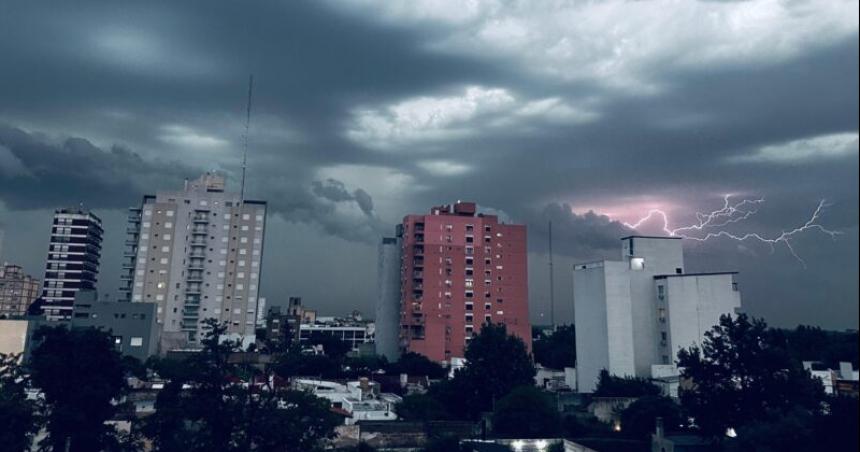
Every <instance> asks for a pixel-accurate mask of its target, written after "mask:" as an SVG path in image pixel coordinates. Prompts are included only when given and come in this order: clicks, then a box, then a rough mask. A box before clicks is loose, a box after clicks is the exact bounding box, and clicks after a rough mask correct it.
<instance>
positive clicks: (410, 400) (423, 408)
mask: <svg viewBox="0 0 860 452" xmlns="http://www.w3.org/2000/svg"><path fill="white" fill-rule="evenodd" d="M394 411H396V412H397V416H399V417H400V418H401V419H403V420H406V421H423V422H426V421H436V420H440V419H447V418H449V417H450V414H448V411H447V410H446V409H445V405H443V404H442V403H441V402H439V401H438V400H436V399H435V398H434V397H431V396H429V395H427V394H411V395H408V396H406V397H403V401H401V402H400V403H398V404H397V407H396V408H395V410H394Z"/></svg>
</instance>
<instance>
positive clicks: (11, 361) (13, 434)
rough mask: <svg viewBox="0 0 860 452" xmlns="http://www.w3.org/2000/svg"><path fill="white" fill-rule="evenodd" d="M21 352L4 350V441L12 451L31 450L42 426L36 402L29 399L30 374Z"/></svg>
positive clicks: (0, 404) (0, 383) (0, 381)
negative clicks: (25, 366) (23, 366)
mask: <svg viewBox="0 0 860 452" xmlns="http://www.w3.org/2000/svg"><path fill="white" fill-rule="evenodd" d="M19 361H20V355H5V354H2V353H0V444H2V445H3V448H4V450H8V451H10V452H22V451H29V450H30V445H31V443H32V441H33V435H35V433H36V432H37V431H38V429H39V418H38V414H37V407H36V403H35V402H33V401H32V400H28V399H27V392H26V390H27V375H26V373H25V372H24V371H23V369H22V368H21V366H20V365H19Z"/></svg>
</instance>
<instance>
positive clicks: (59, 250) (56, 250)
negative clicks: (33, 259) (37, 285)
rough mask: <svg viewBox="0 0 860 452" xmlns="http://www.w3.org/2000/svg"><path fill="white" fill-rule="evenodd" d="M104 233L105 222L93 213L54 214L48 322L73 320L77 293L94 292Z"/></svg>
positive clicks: (46, 294)
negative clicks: (73, 308)
mask: <svg viewBox="0 0 860 452" xmlns="http://www.w3.org/2000/svg"><path fill="white" fill-rule="evenodd" d="M103 234H104V230H103V229H102V220H101V219H100V218H99V217H97V216H96V215H95V214H93V213H92V212H90V211H87V210H84V209H77V208H70V209H58V210H56V211H55V212H54V219H53V222H52V225H51V241H50V244H49V245H48V259H47V263H46V264H45V280H44V281H45V283H44V286H43V287H42V299H43V300H44V304H43V306H42V312H43V313H44V314H45V317H46V318H47V319H48V320H51V321H56V320H68V319H70V318H71V316H72V306H73V305H74V303H75V293H77V292H78V291H80V290H95V288H96V283H97V282H98V274H99V261H100V260H101V249H102V245H101V243H102V235H103Z"/></svg>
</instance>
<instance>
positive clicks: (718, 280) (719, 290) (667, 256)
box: [573, 236, 741, 392]
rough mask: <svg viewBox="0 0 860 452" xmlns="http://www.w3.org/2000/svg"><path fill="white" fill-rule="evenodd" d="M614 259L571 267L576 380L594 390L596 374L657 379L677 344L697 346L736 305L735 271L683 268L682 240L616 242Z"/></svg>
mask: <svg viewBox="0 0 860 452" xmlns="http://www.w3.org/2000/svg"><path fill="white" fill-rule="evenodd" d="M621 255H622V260H621V261H601V262H592V263H586V264H577V265H575V266H574V273H573V280H574V284H573V289H574V290H573V294H574V316H575V318H576V347H577V366H576V372H577V378H576V380H577V384H578V386H579V388H578V390H579V391H580V392H593V391H594V389H595V387H596V384H597V378H598V376H599V374H600V371H601V370H603V369H606V370H607V371H609V373H610V374H613V375H617V376H637V377H645V378H651V377H658V375H652V373H653V372H652V368H653V367H655V366H661V367H660V372H659V373H660V375H659V376H660V377H665V374H666V371H665V368H664V367H665V366H666V365H673V363H674V357H675V356H676V355H677V352H678V350H680V349H681V348H685V347H689V346H691V345H693V344H695V343H701V341H702V339H703V337H704V333H705V332H706V331H708V330H710V329H711V328H712V327H713V326H714V325H716V324H717V323H718V322H719V318H720V316H721V315H723V314H733V313H735V312H736V310H737V309H738V308H740V305H741V299H740V293H739V292H738V291H737V284H736V283H735V282H734V273H732V272H727V273H707V274H704V273H699V274H687V273H685V272H684V256H683V251H682V247H681V239H680V238H676V237H645V236H632V237H625V238H623V239H622V247H621Z"/></svg>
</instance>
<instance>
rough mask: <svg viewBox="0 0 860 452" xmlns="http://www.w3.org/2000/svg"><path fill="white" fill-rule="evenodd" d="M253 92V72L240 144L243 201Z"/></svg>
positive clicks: (243, 197) (240, 196)
mask: <svg viewBox="0 0 860 452" xmlns="http://www.w3.org/2000/svg"><path fill="white" fill-rule="evenodd" d="M253 92H254V74H251V76H250V77H249V78H248V108H247V110H246V111H245V136H244V137H243V141H244V143H243V145H242V186H241V188H240V191H239V200H240V201H241V202H242V203H244V202H245V172H246V171H247V168H248V135H249V133H250V130H251V94H252V93H253Z"/></svg>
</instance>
